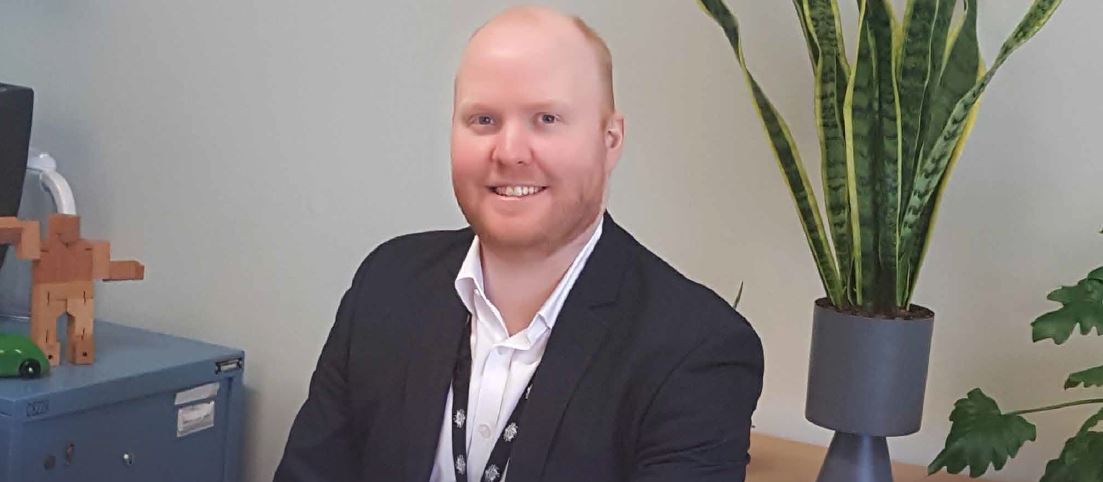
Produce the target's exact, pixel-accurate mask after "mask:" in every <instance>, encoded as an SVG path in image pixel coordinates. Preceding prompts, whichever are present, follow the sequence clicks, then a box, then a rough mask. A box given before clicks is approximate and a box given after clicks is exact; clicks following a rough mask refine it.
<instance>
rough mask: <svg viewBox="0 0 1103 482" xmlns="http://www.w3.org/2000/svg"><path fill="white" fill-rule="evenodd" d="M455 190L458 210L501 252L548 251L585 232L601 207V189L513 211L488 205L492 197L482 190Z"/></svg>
mask: <svg viewBox="0 0 1103 482" xmlns="http://www.w3.org/2000/svg"><path fill="white" fill-rule="evenodd" d="M475 189H478V188H475ZM456 191H457V192H456V200H457V202H458V204H459V207H460V211H461V212H462V213H463V216H464V218H465V219H467V222H468V224H470V225H471V228H472V230H474V231H475V234H476V235H478V236H479V243H480V244H482V245H483V246H486V247H488V248H491V249H493V250H495V251H498V252H501V253H502V254H506V253H516V254H538V255H550V254H552V253H554V252H555V251H557V250H559V249H561V248H563V247H564V246H566V245H568V244H570V243H571V242H572V241H574V240H575V239H577V238H578V237H579V236H580V235H582V234H583V233H585V232H586V231H587V229H588V228H590V227H591V226H592V225H593V224H594V222H595V221H596V220H597V219H598V216H599V215H600V214H601V213H602V211H603V208H604V192H603V189H591V190H588V191H584V192H580V193H578V194H577V195H576V196H572V197H571V198H569V199H567V200H563V199H552V201H553V203H552V205H551V206H545V209H540V210H533V211H534V212H524V213H519V214H516V215H509V214H506V213H502V212H497V211H496V210H495V209H494V207H492V206H490V205H489V204H490V202H492V201H493V200H492V199H488V198H487V197H486V196H485V195H482V193H481V192H478V191H469V192H468V193H467V194H470V195H465V194H461V192H460V190H459V189H457V190H456ZM595 191H596V192H595ZM545 194H552V193H545ZM556 194H559V193H556Z"/></svg>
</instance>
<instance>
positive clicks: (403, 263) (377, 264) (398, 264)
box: [356, 228, 474, 278]
mask: <svg viewBox="0 0 1103 482" xmlns="http://www.w3.org/2000/svg"><path fill="white" fill-rule="evenodd" d="M473 237H474V234H473V233H472V231H471V229H470V228H463V229H454V230H437V231H423V232H418V233H410V234H404V235H401V236H397V237H394V238H391V239H389V240H387V241H385V242H383V243H381V244H379V245H378V246H376V247H375V249H373V250H372V251H371V252H370V253H368V255H367V256H366V257H365V258H364V261H363V262H361V264H360V268H359V269H358V270H357V274H356V277H357V278H362V277H365V276H371V275H372V274H386V275H387V276H388V277H401V276H403V275H411V274H415V273H418V272H420V271H422V270H425V269H428V268H434V267H437V268H439V267H440V266H441V263H442V262H443V263H447V261H448V260H450V259H452V258H457V259H460V260H462V257H463V255H464V254H465V253H466V252H467V249H468V248H469V247H470V246H471V241H472V239H473ZM457 266H458V265H457Z"/></svg>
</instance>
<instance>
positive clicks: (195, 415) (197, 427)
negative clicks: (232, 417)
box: [176, 400, 214, 438]
mask: <svg viewBox="0 0 1103 482" xmlns="http://www.w3.org/2000/svg"><path fill="white" fill-rule="evenodd" d="M211 427H214V400H211V401H209V402H203V403H197V404H195V405H188V406H185V407H180V408H179V409H178V410H176V437H177V438H179V437H184V436H186V435H191V434H193V433H195V432H199V431H202V430H206V429H208V428H211Z"/></svg>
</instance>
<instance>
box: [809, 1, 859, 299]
mask: <svg viewBox="0 0 1103 482" xmlns="http://www.w3.org/2000/svg"><path fill="white" fill-rule="evenodd" d="M807 5H808V13H809V15H808V18H809V20H810V21H811V26H812V32H813V34H814V35H815V39H816V45H818V46H819V48H820V55H819V59H818V61H817V62H816V81H815V84H814V86H815V99H816V100H815V102H816V104H815V110H816V119H817V122H816V128H817V132H818V133H819V138H820V153H821V156H822V158H821V162H822V169H823V189H824V206H825V207H826V208H827V221H828V225H829V226H830V228H831V237H832V241H833V242H834V246H835V256H836V258H837V259H838V266H839V273H840V276H841V277H842V279H843V286H844V287H845V288H847V289H846V292H847V299H848V300H849V301H851V302H853V301H854V295H855V293H854V289H853V285H852V284H851V282H852V279H853V277H852V273H853V269H854V266H853V261H852V251H851V250H850V249H849V247H850V246H851V241H850V238H851V233H850V226H849V222H850V219H849V201H848V200H847V191H848V180H847V169H846V140H845V132H844V125H843V113H842V109H840V104H841V103H842V102H845V96H844V98H842V99H840V98H839V96H838V93H839V92H838V88H839V85H840V84H839V83H840V82H844V81H845V79H843V78H842V75H845V73H844V72H840V71H839V69H838V63H837V62H836V61H835V60H836V57H837V56H838V54H839V51H838V49H839V46H840V42H839V37H840V33H839V32H838V30H837V26H838V16H839V13H838V9H837V5H836V3H835V0H809V2H808V4H807ZM837 306H838V305H837Z"/></svg>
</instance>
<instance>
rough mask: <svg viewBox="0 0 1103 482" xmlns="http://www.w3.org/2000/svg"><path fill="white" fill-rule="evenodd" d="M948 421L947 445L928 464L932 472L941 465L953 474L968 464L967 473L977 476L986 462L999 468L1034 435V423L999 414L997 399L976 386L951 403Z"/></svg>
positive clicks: (1021, 418) (940, 467)
mask: <svg viewBox="0 0 1103 482" xmlns="http://www.w3.org/2000/svg"><path fill="white" fill-rule="evenodd" d="M950 421H951V422H953V425H952V426H951V428H950V436H949V437H947V438H946V448H944V449H942V452H941V453H939V454H938V456H937V457H935V459H934V462H931V465H930V466H929V467H928V471H929V472H930V473H932V474H933V473H935V472H938V471H939V470H941V469H942V468H946V470H947V471H949V472H951V473H955V474H956V473H958V472H961V471H962V470H964V469H965V467H969V476H971V477H980V476H981V475H983V474H984V473H985V472H986V471H987V470H988V466H989V465H991V466H992V467H995V468H996V470H999V469H1002V468H1003V466H1004V464H1006V463H1007V459H1009V458H1012V457H1014V456H1015V455H1016V454H1018V453H1019V449H1020V448H1022V446H1023V444H1025V443H1026V442H1028V441H1031V442H1033V441H1034V439H1035V437H1036V436H1037V432H1036V431H1035V428H1034V424H1032V423H1030V422H1027V421H1026V419H1025V418H1023V417H1021V416H1019V415H1009V414H1003V413H1001V412H1000V407H999V406H998V405H996V401H995V400H992V399H991V398H988V396H987V395H985V394H984V392H982V391H980V389H979V388H974V389H973V390H972V391H970V392H969V395H967V396H966V397H965V398H963V399H961V400H958V401H957V403H955V404H954V411H953V412H950Z"/></svg>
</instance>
